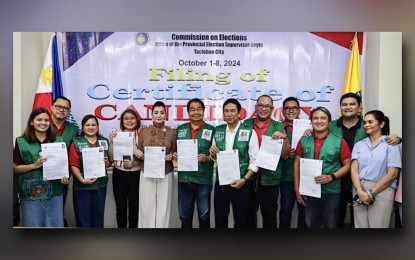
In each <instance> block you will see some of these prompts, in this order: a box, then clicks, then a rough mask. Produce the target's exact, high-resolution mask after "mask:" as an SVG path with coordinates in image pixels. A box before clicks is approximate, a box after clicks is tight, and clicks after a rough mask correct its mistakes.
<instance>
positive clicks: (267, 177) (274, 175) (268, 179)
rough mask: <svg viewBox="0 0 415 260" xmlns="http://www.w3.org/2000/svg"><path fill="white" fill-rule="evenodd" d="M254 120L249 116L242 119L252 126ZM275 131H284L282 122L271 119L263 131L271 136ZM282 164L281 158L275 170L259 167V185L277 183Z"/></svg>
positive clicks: (279, 179) (279, 178) (278, 182)
mask: <svg viewBox="0 0 415 260" xmlns="http://www.w3.org/2000/svg"><path fill="white" fill-rule="evenodd" d="M254 121H255V118H250V119H247V120H245V121H244V124H246V125H249V126H252V128H254ZM275 131H279V132H283V131H284V124H283V123H281V122H277V121H274V120H272V119H271V122H270V124H269V126H268V128H267V131H266V132H265V135H266V136H272V134H273V133H274V132H275ZM282 169H283V164H282V160H280V161H279V162H278V166H277V169H276V170H275V171H270V170H267V169H262V168H261V182H260V183H261V185H264V186H271V185H278V184H280V181H281V175H282Z"/></svg>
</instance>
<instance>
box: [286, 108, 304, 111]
mask: <svg viewBox="0 0 415 260" xmlns="http://www.w3.org/2000/svg"><path fill="white" fill-rule="evenodd" d="M298 109H300V108H299V107H284V110H285V111H290V110H291V111H298Z"/></svg>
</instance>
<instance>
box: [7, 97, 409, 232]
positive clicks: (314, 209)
mask: <svg viewBox="0 0 415 260" xmlns="http://www.w3.org/2000/svg"><path fill="white" fill-rule="evenodd" d="M340 107H341V113H342V117H340V118H339V119H338V120H334V121H331V114H330V112H329V111H328V110H327V109H326V108H324V107H317V108H314V109H313V110H312V111H311V113H310V120H311V124H312V130H310V131H306V132H305V133H304V136H303V137H302V138H301V139H300V141H299V143H298V145H297V147H291V143H292V137H293V121H294V119H298V118H299V116H300V111H301V109H300V102H299V101H298V99H296V98H295V97H288V98H286V99H285V100H284V101H283V107H282V113H283V116H284V121H283V122H279V121H276V120H273V119H272V118H271V115H272V113H273V111H274V106H273V100H272V98H271V97H270V96H268V95H263V96H260V97H259V98H258V100H257V102H256V104H255V114H256V116H255V117H254V118H250V119H247V120H245V121H241V120H240V116H241V104H240V103H239V101H238V100H236V99H233V98H231V99H228V100H226V101H225V102H224V104H223V106H222V109H223V120H224V121H225V124H222V125H219V126H216V127H214V126H212V125H210V124H208V123H206V122H204V120H203V118H204V114H205V113H204V112H205V105H204V103H203V102H202V101H201V100H200V99H192V100H190V101H189V102H188V103H187V112H188V115H189V122H187V123H184V124H182V125H180V126H178V127H177V128H176V129H173V128H170V127H168V126H165V124H164V122H165V119H166V112H167V111H166V106H165V104H164V103H163V102H161V101H157V102H156V103H155V104H154V105H153V107H152V119H153V124H152V125H151V126H148V127H141V124H140V118H139V115H138V114H137V112H136V111H135V110H134V109H127V110H125V111H124V112H123V113H122V114H121V117H120V130H121V131H122V132H130V133H132V134H133V142H134V145H133V147H134V151H133V158H125V159H124V160H122V161H114V144H113V140H114V138H115V137H116V135H117V130H115V129H114V130H113V131H111V133H110V136H109V139H106V138H105V137H102V136H101V134H100V133H99V121H98V119H97V118H96V117H95V116H94V115H86V116H85V117H84V118H83V120H82V132H81V134H80V136H77V128H76V127H75V126H73V125H71V124H70V123H68V122H65V119H66V116H67V115H68V114H69V111H70V108H71V103H70V100H68V99H67V98H65V97H58V98H56V99H55V100H54V101H53V104H52V108H51V111H52V115H51V116H50V115H49V113H48V111H47V110H46V109H44V108H37V109H34V110H33V111H32V113H31V115H30V117H29V120H28V123H27V127H26V130H25V132H24V134H23V135H22V136H21V137H18V138H17V139H16V143H15V149H14V160H13V171H14V173H16V174H19V195H20V200H21V206H22V226H30V227H38V226H40V227H63V208H64V204H65V198H66V195H65V194H66V193H65V192H64V191H65V190H66V187H67V184H68V183H69V179H68V178H62V179H61V180H54V181H46V180H43V179H42V178H41V177H42V163H43V162H44V161H45V160H47V159H46V158H44V157H42V156H41V154H39V151H40V145H41V144H42V143H48V142H62V141H63V142H65V143H66V144H67V147H68V154H69V156H68V157H69V167H70V171H71V173H72V175H73V206H74V212H75V217H76V225H77V227H101V228H102V227H103V225H104V209H105V199H106V190H107V182H108V177H107V175H106V176H104V177H100V178H94V179H88V178H84V175H83V158H82V149H83V148H89V147H103V148H104V155H105V156H104V163H105V166H106V167H108V166H110V165H114V169H113V174H112V177H113V179H112V180H113V191H114V198H115V203H116V219H117V225H118V227H120V228H125V227H129V228H137V227H139V228H168V227H169V221H170V209H171V203H172V197H173V181H174V177H173V175H174V174H173V171H174V167H173V160H177V159H178V156H180V154H178V153H177V140H189V139H196V140H197V147H198V148H197V149H198V157H197V160H198V170H197V171H190V172H189V171H178V209H179V217H180V220H181V223H182V228H192V227H193V212H194V209H195V206H196V207H197V214H198V222H199V228H210V227H211V226H210V223H211V220H210V212H211V204H212V203H211V192H212V190H213V189H214V198H213V209H214V216H215V219H214V223H215V228H228V227H229V221H228V219H229V214H230V209H231V207H232V212H233V220H234V227H235V228H256V227H257V218H256V216H257V211H258V209H259V210H260V211H261V215H262V219H263V221H262V222H263V227H264V228H290V227H291V226H292V223H291V219H292V212H293V208H294V205H295V204H296V205H297V211H298V215H297V223H296V226H297V228H307V227H308V228H320V227H322V226H324V227H328V228H336V227H342V226H343V223H344V219H345V213H346V210H347V207H348V206H350V205H352V207H351V209H352V211H351V212H352V215H353V216H354V221H352V222H353V223H352V224H354V226H355V227H366V228H375V227H389V223H390V219H391V215H392V211H393V206H394V196H395V190H396V188H397V186H398V185H401V183H399V184H398V183H397V179H398V175H399V172H400V169H401V168H402V166H401V149H400V147H399V145H397V144H398V143H400V142H401V141H402V140H401V138H400V137H398V136H396V135H390V134H389V120H388V118H387V117H385V116H384V115H383V113H382V112H381V111H378V110H374V111H370V112H367V113H366V114H365V116H364V119H362V118H360V117H359V116H358V112H359V108H360V97H359V96H358V95H356V94H353V93H347V94H345V95H343V96H342V97H341V100H340ZM263 136H269V137H271V138H272V139H282V143H283V145H282V150H281V155H280V161H279V163H278V166H277V168H276V169H275V170H268V169H263V168H260V167H258V166H257V165H256V164H255V161H256V158H257V155H258V151H259V149H260V147H261V142H262V137H263ZM151 146H157V147H164V149H165V157H164V161H165V165H164V169H165V170H164V172H165V177H164V178H148V177H145V176H144V169H145V167H144V162H145V160H144V158H145V156H146V152H145V151H146V149H145V147H151ZM235 149H236V150H238V157H239V167H240V170H239V176H240V178H239V179H236V180H234V181H233V182H232V183H230V184H229V185H220V183H219V181H218V180H219V176H218V174H219V173H218V171H216V178H214V177H215V176H214V172H215V170H214V165H215V161H216V160H217V157H218V154H219V153H220V152H221V151H232V150H235ZM301 158H307V159H318V160H322V162H323V166H322V173H321V174H319V175H317V176H316V177H315V182H316V183H318V184H321V197H320V198H315V197H311V196H304V195H303V194H301V193H300V191H299V184H300V171H301V169H300V159H301ZM34 178H37V179H36V181H33V179H34ZM214 179H216V180H215V181H214ZM36 187H37V188H38V187H42V189H40V190H42V192H43V193H45V190H47V189H49V190H50V191H51V192H49V193H48V196H40V195H39V194H37V193H36V191H37V190H39V189H36ZM43 193H42V194H43ZM354 195H355V197H353V196H354ZM354 198H355V199H354ZM375 198H376V202H375ZM279 204H280V205H279ZM278 210H279V217H277V213H278ZM278 219H279V221H277V220H278Z"/></svg>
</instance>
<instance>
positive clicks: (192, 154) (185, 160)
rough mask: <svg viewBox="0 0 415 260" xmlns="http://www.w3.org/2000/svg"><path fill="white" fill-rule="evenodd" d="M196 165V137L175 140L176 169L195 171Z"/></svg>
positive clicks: (197, 164)
mask: <svg viewBox="0 0 415 260" xmlns="http://www.w3.org/2000/svg"><path fill="white" fill-rule="evenodd" d="M198 166H199V163H198V160H197V139H188V140H177V170H178V171H183V172H195V171H197V170H198Z"/></svg>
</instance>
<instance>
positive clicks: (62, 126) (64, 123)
mask: <svg viewBox="0 0 415 260" xmlns="http://www.w3.org/2000/svg"><path fill="white" fill-rule="evenodd" d="M51 121H52V125H53V129H56V130H58V131H59V130H62V129H64V128H65V125H66V120H65V121H64V122H63V124H62V125H61V127H60V128H59V127H57V126H56V124H55V121H53V120H51Z"/></svg>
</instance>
